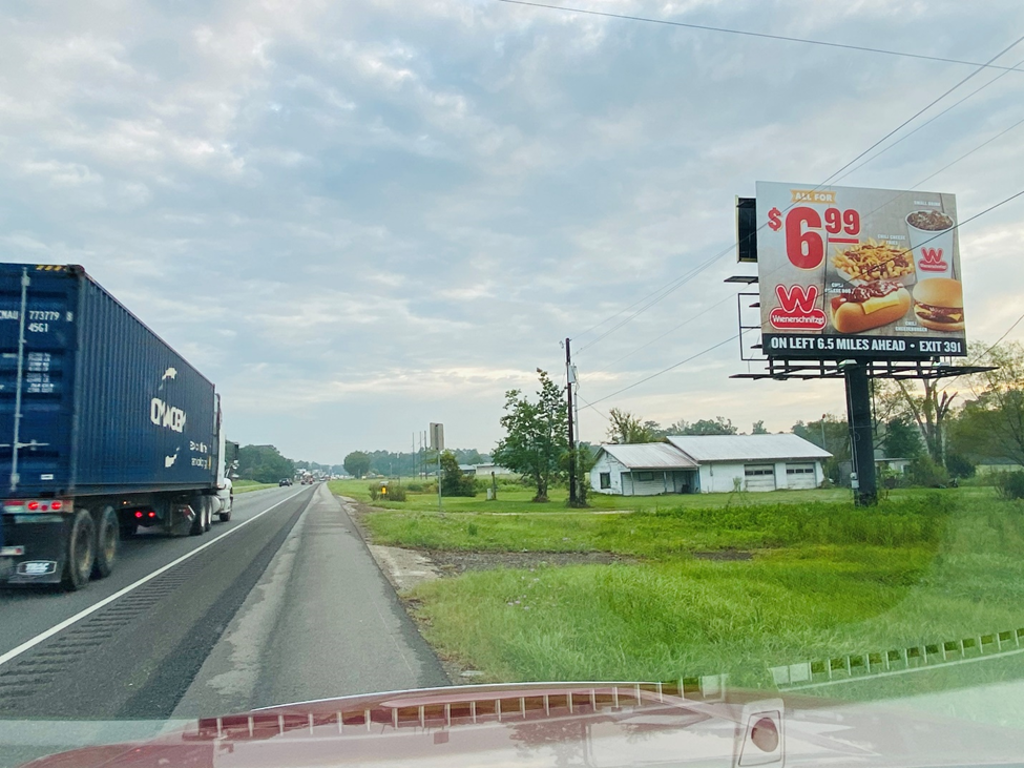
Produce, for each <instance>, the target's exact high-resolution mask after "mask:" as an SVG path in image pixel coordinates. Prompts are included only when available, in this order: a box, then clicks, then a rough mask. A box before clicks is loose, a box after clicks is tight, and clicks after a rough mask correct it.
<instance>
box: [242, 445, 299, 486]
mask: <svg viewBox="0 0 1024 768" xmlns="http://www.w3.org/2000/svg"><path fill="white" fill-rule="evenodd" d="M237 473H238V476H239V477H241V478H243V479H245V480H255V481H256V482H258V483H276V482H277V481H278V480H280V479H281V478H282V477H291V476H292V475H294V474H295V463H294V462H293V461H291V459H286V458H285V457H284V456H282V455H281V453H280V452H279V451H278V450H277V448H275V447H274V446H272V445H246V446H244V447H242V448H239V449H238V469H237Z"/></svg>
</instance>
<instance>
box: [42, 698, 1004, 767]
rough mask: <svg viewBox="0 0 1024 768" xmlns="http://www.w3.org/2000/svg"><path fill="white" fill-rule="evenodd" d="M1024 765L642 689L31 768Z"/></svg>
mask: <svg viewBox="0 0 1024 768" xmlns="http://www.w3.org/2000/svg"><path fill="white" fill-rule="evenodd" d="M1020 763H1024V732H1022V731H1017V730H1012V729H1004V728H1000V727H995V726H985V725H978V724H974V723H968V722H962V721H959V720H944V719H941V718H931V717H927V716H919V715H916V714H914V715H909V714H907V713H906V712H903V711H896V710H887V709H886V708H884V706H880V705H873V704H849V703H837V702H830V701H827V700H823V699H818V698H808V697H803V698H797V697H793V696H785V697H781V696H775V697H766V696H765V695H764V693H757V692H736V691H730V692H728V693H722V694H721V695H720V696H717V697H716V696H714V695H711V696H708V695H701V694H699V693H697V692H693V691H689V690H687V689H686V688H685V687H681V686H666V685H661V684H649V683H576V684H571V683H558V684H543V685H541V684H521V685H484V686H460V687H450V688H438V689H429V690H412V691H399V692H391V693H382V694H374V695H362V696H347V697H342V698H337V699H329V700H322V701H313V702H304V703H300V704H289V705H286V706H279V707H271V708H267V709H259V710H254V711H251V712H246V713H241V714H234V715H225V716H220V717H210V718H201V719H199V720H197V721H194V722H189V724H188V725H187V726H185V727H182V728H179V729H177V730H174V731H172V732H169V733H166V734H164V735H162V736H160V737H158V738H155V739H152V740H149V741H145V742H140V743H134V744H122V745H111V746H100V747H90V748H85V749H78V750H74V751H72V752H65V753H62V754H60V755H54V756H50V757H45V758H41V759H39V760H35V761H33V762H32V763H29V764H28V765H30V766H32V768H71V766H74V768H99V767H100V766H104V767H105V768H129V767H130V768H144V767H145V768H148V767H150V766H152V767H153V768H158V767H160V768H173V766H190V767H192V768H201V767H203V766H210V767H211V768H212V767H213V766H217V767H219V768H233V767H234V766H247V767H252V768H260V767H262V766H267V767H268V768H269V767H270V766H275V767H277V766H294V767H295V768H305V767H306V766H328V765H379V766H390V765H402V766H423V767H424V768H427V767H428V766H429V767H431V768H433V767H435V766H436V768H462V767H463V766H481V765H487V766H529V768H541V767H542V766H559V767H565V766H575V765H583V766H592V767H593V768H601V767H607V768H618V767H620V766H658V765H673V766H683V765H693V766H726V767H728V768H738V767H742V768H746V767H747V766H751V767H757V768H775V767H778V768H782V766H785V765H789V766H795V765H808V766H811V765H814V766H820V765H829V766H847V765H848V766H859V767H862V768H863V767H865V766H867V767H873V766H962V765H1007V764H1020Z"/></svg>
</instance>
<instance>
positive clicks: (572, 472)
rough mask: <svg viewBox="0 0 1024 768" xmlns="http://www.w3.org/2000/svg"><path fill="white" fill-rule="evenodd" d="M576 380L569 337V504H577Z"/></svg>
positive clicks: (566, 361)
mask: <svg viewBox="0 0 1024 768" xmlns="http://www.w3.org/2000/svg"><path fill="white" fill-rule="evenodd" d="M574 380H575V376H573V372H572V353H571V352H570V351H569V339H566V340H565V391H566V394H567V395H568V398H567V399H568V413H569V506H570V507H575V506H576V505H577V499H576V432H575V429H574V428H573V427H574V425H573V410H572V385H573V382H574Z"/></svg>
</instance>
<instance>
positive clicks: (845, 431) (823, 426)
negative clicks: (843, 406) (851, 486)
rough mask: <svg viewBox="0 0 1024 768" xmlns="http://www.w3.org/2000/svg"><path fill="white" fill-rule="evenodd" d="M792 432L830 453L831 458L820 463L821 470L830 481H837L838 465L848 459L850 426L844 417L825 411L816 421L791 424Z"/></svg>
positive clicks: (838, 477)
mask: <svg viewBox="0 0 1024 768" xmlns="http://www.w3.org/2000/svg"><path fill="white" fill-rule="evenodd" d="M793 434H794V435H798V436H799V437H802V438H803V439H804V440H807V441H808V442H811V443H814V444H815V445H817V446H819V447H821V448H823V449H825V450H826V451H828V452H829V453H831V454H832V458H831V459H827V460H826V461H825V463H824V464H823V465H822V470H823V471H824V473H825V475H826V477H828V478H829V479H830V480H831V481H832V482H834V483H838V482H839V480H840V472H839V465H840V464H842V463H843V462H844V461H849V460H850V427H849V425H848V424H847V423H846V419H841V418H839V417H838V416H833V415H832V414H830V413H826V414H823V415H822V417H821V418H820V419H818V420H817V421H809V422H807V423H806V424H805V423H804V422H802V421H798V422H797V423H796V424H794V425H793Z"/></svg>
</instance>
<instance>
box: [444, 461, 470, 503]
mask: <svg viewBox="0 0 1024 768" xmlns="http://www.w3.org/2000/svg"><path fill="white" fill-rule="evenodd" d="M441 495H442V496H476V479H475V478H473V477H471V476H469V475H466V474H464V473H463V471H462V470H461V469H460V468H459V460H458V459H457V458H456V457H455V454H454V453H453V452H451V451H444V452H443V453H442V454H441Z"/></svg>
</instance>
